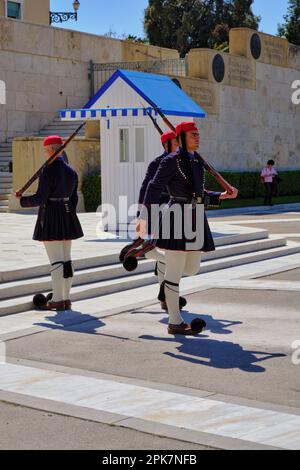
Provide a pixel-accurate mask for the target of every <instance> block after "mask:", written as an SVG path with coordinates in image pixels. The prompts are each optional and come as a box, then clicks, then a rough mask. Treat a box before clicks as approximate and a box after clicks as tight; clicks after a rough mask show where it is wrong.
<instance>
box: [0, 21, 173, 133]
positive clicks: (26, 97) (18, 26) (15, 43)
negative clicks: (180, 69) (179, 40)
mask: <svg viewBox="0 0 300 470" xmlns="http://www.w3.org/2000/svg"><path fill="white" fill-rule="evenodd" d="M153 58H160V59H164V58H178V52H177V51H174V50H170V49H164V48H159V47H155V46H147V45H143V44H133V43H129V42H124V41H120V40H116V39H110V38H106V37H101V36H95V35H92V34H84V33H79V32H74V31H69V30H65V29H58V28H53V27H49V26H41V25H37V24H29V23H26V22H22V21H18V20H11V19H6V18H0V80H3V81H5V83H6V85H7V104H6V105H5V106H2V107H1V111H0V142H1V141H4V140H5V139H6V138H7V137H14V136H22V135H24V134H26V135H28V134H30V133H34V132H37V131H39V130H40V129H41V128H42V127H44V126H45V125H47V124H48V123H49V122H51V120H52V119H53V118H54V117H55V115H57V111H58V110H59V109H61V108H72V107H82V106H84V105H85V104H86V102H87V101H88V100H89V98H90V81H89V76H88V75H89V70H88V69H89V61H90V60H93V61H94V62H100V63H103V62H122V61H128V60H148V59H149V60H152V59H153Z"/></svg>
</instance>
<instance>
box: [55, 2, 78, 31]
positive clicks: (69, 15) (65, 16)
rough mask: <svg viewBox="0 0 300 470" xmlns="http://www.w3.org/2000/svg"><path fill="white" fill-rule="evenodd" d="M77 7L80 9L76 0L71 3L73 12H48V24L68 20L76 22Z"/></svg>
mask: <svg viewBox="0 0 300 470" xmlns="http://www.w3.org/2000/svg"><path fill="white" fill-rule="evenodd" d="M79 7H80V2H79V1H78V0H74V2H73V9H74V12H72V11H70V12H68V11H66V12H61V11H50V12H49V24H50V25H51V24H52V23H63V22H64V21H68V20H75V21H77V12H78V10H79Z"/></svg>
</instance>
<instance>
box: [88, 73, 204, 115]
mask: <svg viewBox="0 0 300 470" xmlns="http://www.w3.org/2000/svg"><path fill="white" fill-rule="evenodd" d="M118 78H121V79H122V80H124V82H126V83H127V84H128V85H129V86H130V87H131V88H132V89H133V90H135V91H136V92H137V93H138V94H139V95H140V96H141V97H142V98H144V99H145V100H146V101H147V102H148V103H149V104H150V106H152V107H153V108H159V109H160V110H161V111H162V112H163V113H164V114H166V115H172V116H189V117H198V118H204V117H205V111H204V110H203V109H202V108H201V107H200V106H199V105H198V104H197V103H195V101H193V100H192V99H191V98H190V97H189V96H188V95H187V94H186V93H185V92H184V91H183V90H181V89H180V88H179V87H178V86H177V85H176V84H175V83H174V82H173V80H171V79H170V78H169V77H167V76H165V75H156V74H152V73H144V72H133V71H128V70H117V71H116V72H115V73H114V74H113V75H112V77H111V78H110V79H109V80H108V81H107V82H106V83H105V84H104V85H103V86H102V87H101V88H100V90H99V91H98V92H97V93H96V94H95V96H94V97H93V98H92V99H91V101H89V103H87V104H86V106H85V107H84V108H85V109H88V108H90V107H91V106H93V105H94V104H95V103H96V102H97V100H98V99H99V98H100V97H101V96H102V95H103V94H104V93H105V92H106V91H107V90H108V89H109V88H110V87H111V86H112V84H113V83H114V82H115V81H116V80H117V79H118Z"/></svg>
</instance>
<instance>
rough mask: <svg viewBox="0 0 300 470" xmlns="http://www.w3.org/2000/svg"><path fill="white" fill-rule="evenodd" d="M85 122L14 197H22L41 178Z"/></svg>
mask: <svg viewBox="0 0 300 470" xmlns="http://www.w3.org/2000/svg"><path fill="white" fill-rule="evenodd" d="M85 124H86V123H85V122H84V123H83V124H80V126H79V127H78V128H77V129H76V131H75V132H73V134H72V135H71V136H70V137H69V138H68V139H67V140H66V141H65V143H64V144H63V145H61V146H60V147H59V148H58V149H57V150H55V152H54V153H53V155H51V157H50V158H48V160H47V161H46V162H45V163H44V164H43V165H42V166H41V168H40V169H39V170H38V171H37V172H36V173H35V174H34V175H33V176H32V177H31V178H30V180H28V181H27V183H26V184H25V185H24V186H23V188H22V189H19V191H17V192H16V196H17V197H22V196H23V194H24V193H25V191H27V189H28V188H30V186H31V185H32V184H33V183H34V182H35V181H36V180H37V179H38V178H39V177H40V176H41V174H42V171H43V170H44V169H45V168H46V167H47V166H49V165H51V163H53V162H54V161H55V160H56V159H57V158H58V155H59V154H60V153H61V152H62V151H63V150H64V149H65V148H66V147H67V145H69V143H70V142H71V140H73V139H74V137H76V135H77V134H78V133H79V131H80V130H81V129H82V128H83V126H85Z"/></svg>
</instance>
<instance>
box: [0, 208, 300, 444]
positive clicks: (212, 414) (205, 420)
mask: <svg viewBox="0 0 300 470" xmlns="http://www.w3.org/2000/svg"><path fill="white" fill-rule="evenodd" d="M26 217H29V216H26ZM84 217H86V218H87V219H89V220H90V222H89V224H87V225H89V227H90V229H89V230H90V231H89V232H88V237H90V240H95V238H94V231H93V230H94V229H93V228H92V227H93V224H94V221H93V215H87V216H84ZM272 217H273V221H272V222H271V221H270V216H269V215H266V214H262V215H261V216H259V217H258V216H252V215H251V214H249V213H247V214H246V215H244V216H243V215H240V216H236V215H235V216H234V220H232V221H231V223H232V222H234V223H233V225H231V227H232V230H235V229H236V230H240V228H239V227H240V225H239V224H241V225H243V223H244V221H249V219H250V222H251V223H249V224H248V225H249V226H251V227H253V228H255V227H260V226H262V225H263V224H264V223H265V221H264V219H265V218H268V223H269V224H270V225H272V227H273V228H272V230H273V231H274V233H279V231H280V230H282V227H283V226H284V221H285V220H286V219H288V220H289V219H293V220H294V222H295V224H297V223H298V221H297V220H295V219H297V218H298V219H300V216H299V214H297V213H295V214H282V215H281V214H277V215H276V216H274V215H273V216H272ZM87 219H86V220H87ZM237 219H239V220H237ZM275 219H276V221H274V220H275ZM23 220H24V219H23ZM82 220H83V219H82ZM213 220H214V219H213ZM20 221H21V219H20ZM25 221H26V224H28V225H27V232H26V233H27V234H29V233H30V231H31V228H32V227H31V226H30V219H26V220H25ZM32 221H33V219H31V222H32ZM2 222H3V219H2V220H1V223H2ZM228 222H229V221H228V220H227V218H226V217H224V218H223V219H220V218H219V217H218V221H217V223H218V224H219V225H218V226H217V225H216V226H215V227H217V228H218V233H221V231H222V230H221V228H222V227H223V228H224V227H228ZM10 223H12V221H10ZM20 223H23V222H20ZM214 223H215V222H214ZM26 224H25V223H24V225H23V227H25V225H26ZM296 229H297V227H296V226H295V227H294V229H293V230H295V233H296ZM290 230H291V229H290V226H289V227H288V231H289V232H288V233H290ZM298 231H299V230H298ZM24 234H25V230H24ZM24 238H25V237H24ZM295 238H297V237H295ZM19 240H20V241H21V243H27V242H26V241H24V239H22V237H20V238H19ZM85 243H87V242H85V241H84V240H83V241H82V242H81V244H82V247H81V249H82V250H83V251H81V254H80V249H79V246H78V251H77V253H78V256H81V255H83V254H84V247H85V246H86V245H85ZM90 243H91V246H92V247H93V248H92V249H95V252H96V251H97V248H98V244H97V243H99V242H96V241H91V242H90ZM118 243H119V242H106V243H105V246H106V249H107V251H109V250H113V251H115V250H117V249H118V246H117V245H118ZM120 243H121V242H120ZM94 244H95V245H94ZM115 244H116V245H115ZM78 245H80V243H79V244H78ZM101 246H102V244H101ZM40 253H42V250H41V251H40ZM5 256H6V255H5ZM39 256H41V255H39ZM1 259H2V260H3V259H4V258H1ZM41 260H42V258H38V257H37V258H36V259H35V262H40V261H41ZM30 262H31V261H30ZM42 262H43V261H42ZM10 267H11V268H13V265H11V266H10ZM299 272H300V254H295V255H291V256H285V257H280V258H275V259H271V260H268V261H260V262H256V263H251V264H247V265H243V266H238V267H234V268H229V269H223V270H220V271H216V272H210V273H206V274H202V275H200V276H195V277H192V278H186V279H184V280H183V282H182V286H181V287H182V293H183V295H185V296H187V298H188V309H187V311H185V312H183V316H184V318H185V319H187V320H191V319H192V318H194V317H195V316H201V317H203V318H204V319H205V320H206V322H207V328H206V330H205V331H204V332H203V333H202V334H201V335H199V336H198V337H195V338H180V337H173V336H169V335H168V334H167V331H166V323H167V316H166V314H165V313H164V312H162V311H161V309H160V306H159V305H158V304H157V303H156V302H155V300H154V299H155V297H156V295H157V286H147V287H144V288H136V289H132V290H130V291H127V292H119V293H116V294H114V295H111V296H103V297H99V298H97V299H89V300H83V301H79V302H75V304H74V308H73V312H65V313H62V314H60V313H55V312H52V313H51V312H48V313H42V312H35V311H31V312H25V313H21V314H17V315H12V316H8V317H3V318H0V345H1V341H2V364H1V351H0V408H1V410H2V411H3V414H4V416H5V423H8V424H9V428H8V427H7V424H5V423H4V422H0V433H1V435H5V436H6V438H5V439H3V440H2V441H1V442H0V448H8V447H9V448H21V449H22V448H28V446H29V442H30V440H29V439H27V438H25V436H24V433H23V436H22V433H21V431H20V430H22V429H23V428H22V426H21V424H20V423H18V418H17V417H16V414H15V410H14V408H12V407H11V405H12V404H14V405H18V406H19V407H20V415H19V417H20V420H21V419H23V420H25V423H27V426H28V434H29V435H32V443H33V446H34V448H39V449H43V448H59V447H60V444H59V440H61V442H62V443H63V444H62V447H63V448H72V449H76V448H98V449H113V448H118V447H120V448H127V449H130V448H132V449H143V448H144V449H148V448H152V449H155V448H157V449H164V448H165V449H168V448H171V446H172V445H173V446H174V448H180V449H184V448H186V449H199V448H219V449H275V448H281V449H300V431H299V430H300V374H299V367H300V365H299V363H300V335H299V332H300V317H299V307H298V306H299V299H300V279H299ZM4 353H5V354H4ZM60 415H63V416H64V417H66V419H64V420H62V419H61V418H60ZM90 423H93V426H91V424H90ZM4 424H5V425H4ZM23 424H24V423H23ZM59 424H60V426H59ZM72 426H73V427H74V429H76V431H77V436H80V435H81V434H84V433H85V432H91V435H90V439H89V441H87V440H83V442H79V440H80V439H79V438H78V437H76V436H75V435H74V432H72V429H71V428H72ZM8 429H9V439H8V438H7V434H6V433H7V430H8ZM51 430H53V432H55V438H54V437H53V438H52V437H51ZM87 430H89V431H87ZM100 430H101V431H103V437H102V438H101V435H100ZM106 433H108V435H109V436H112V437H111V439H112V440H111V441H109V439H106V437H105V435H106ZM133 433H135V434H133ZM116 436H118V437H119V439H120V445H119V446H118V444H117V443H116V442H115V440H114V439H116ZM159 437H160V438H161V439H163V441H159ZM68 438H69V439H70V441H69V442H67V439H68ZM130 438H131V439H130ZM20 439H21V440H20ZM125 443H126V447H125ZM177 445H178V447H176V446H177Z"/></svg>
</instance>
